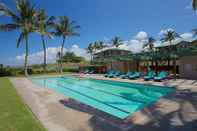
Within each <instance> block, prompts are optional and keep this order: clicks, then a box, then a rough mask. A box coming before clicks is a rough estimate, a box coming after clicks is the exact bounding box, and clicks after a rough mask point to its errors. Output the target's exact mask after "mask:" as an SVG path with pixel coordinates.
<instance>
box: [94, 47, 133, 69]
mask: <svg viewBox="0 0 197 131" xmlns="http://www.w3.org/2000/svg"><path fill="white" fill-rule="evenodd" d="M130 54H131V51H129V50H123V49H118V48H110V49H104V50H101V51H99V52H97V53H95V54H94V56H93V63H95V64H96V63H99V64H101V63H102V64H103V65H105V67H106V68H105V72H106V71H108V70H118V71H121V72H127V71H130V70H134V64H133V61H132V58H127V59H121V56H124V57H125V56H130Z"/></svg>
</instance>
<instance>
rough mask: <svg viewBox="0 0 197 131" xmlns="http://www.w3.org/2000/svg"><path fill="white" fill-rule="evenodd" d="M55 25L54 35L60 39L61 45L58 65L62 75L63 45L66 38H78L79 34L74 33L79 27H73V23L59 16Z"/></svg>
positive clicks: (65, 17)
mask: <svg viewBox="0 0 197 131" xmlns="http://www.w3.org/2000/svg"><path fill="white" fill-rule="evenodd" d="M57 20H58V21H57V23H56V25H55V35H56V36H58V37H62V44H61V51H60V52H61V58H60V65H61V73H62V57H63V53H64V44H65V40H66V38H67V37H71V36H79V33H77V32H75V30H76V29H79V28H80V26H79V25H75V23H76V22H75V21H70V19H69V18H68V17H67V16H60V17H59V18H58V19H57Z"/></svg>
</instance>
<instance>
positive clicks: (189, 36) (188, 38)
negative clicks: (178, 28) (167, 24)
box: [180, 32, 194, 40]
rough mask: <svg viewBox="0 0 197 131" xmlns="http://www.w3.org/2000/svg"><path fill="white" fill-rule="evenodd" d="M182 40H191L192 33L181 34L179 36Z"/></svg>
mask: <svg viewBox="0 0 197 131" xmlns="http://www.w3.org/2000/svg"><path fill="white" fill-rule="evenodd" d="M180 37H181V38H182V39H183V40H191V39H193V37H194V35H193V34H192V33H189V32H188V33H183V34H181V35H180Z"/></svg>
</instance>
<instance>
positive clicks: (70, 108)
mask: <svg viewBox="0 0 197 131" xmlns="http://www.w3.org/2000/svg"><path fill="white" fill-rule="evenodd" d="M77 75H78V74H77ZM80 77H91V78H96V79H106V78H104V77H103V76H101V75H80ZM10 80H11V82H12V83H13V85H14V86H15V87H16V89H17V91H18V93H19V95H20V96H21V97H22V98H23V100H24V102H25V103H26V104H27V105H28V106H29V107H30V108H31V110H32V112H33V113H34V114H35V116H36V117H37V118H38V119H39V120H40V121H41V122H42V123H43V125H44V126H45V127H46V128H47V129H48V130H49V131H112V130H113V131H120V130H129V131H158V130H159V131H196V130H197V81H194V80H184V79H178V80H176V81H174V80H170V81H165V82H158V83H156V82H144V81H143V80H132V81H131V80H122V79H118V78H115V79H110V80H115V81H125V82H134V83H135V82H136V83H146V84H153V85H164V86H176V88H177V91H176V93H174V94H172V95H170V96H168V97H165V98H162V99H160V100H159V101H158V102H157V103H155V104H154V105H152V106H151V107H148V108H146V109H144V110H142V111H140V112H136V113H135V114H134V115H133V116H132V117H131V118H128V119H127V120H125V121H124V123H126V124H122V123H121V122H119V121H117V120H115V119H113V118H109V119H108V118H107V117H98V116H105V115H103V114H102V113H100V112H98V111H95V110H94V109H91V108H90V107H87V106H86V105H82V104H81V103H78V102H76V101H73V100H71V99H69V98H67V97H65V96H63V95H61V94H59V93H56V92H54V91H52V90H49V89H47V88H43V87H40V86H37V85H34V84H32V82H31V81H30V80H28V79H26V78H10ZM62 103H63V104H62ZM105 118H106V119H105ZM114 123H118V124H117V126H115V125H114ZM128 125H136V126H135V127H133V126H132V128H130V127H131V126H128Z"/></svg>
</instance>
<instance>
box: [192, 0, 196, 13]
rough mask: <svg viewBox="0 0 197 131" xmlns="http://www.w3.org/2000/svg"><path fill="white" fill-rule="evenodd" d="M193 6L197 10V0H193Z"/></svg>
mask: <svg viewBox="0 0 197 131" xmlns="http://www.w3.org/2000/svg"><path fill="white" fill-rule="evenodd" d="M192 7H193V10H195V11H196V10H197V0H192Z"/></svg>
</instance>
